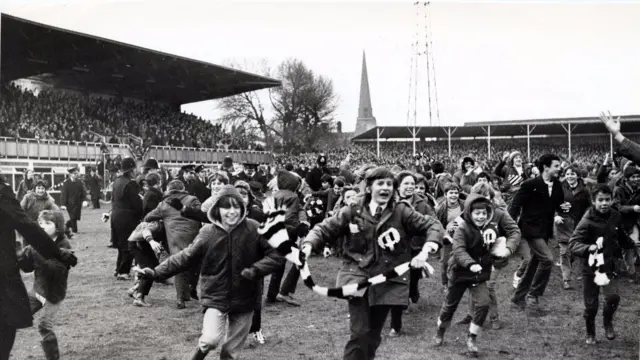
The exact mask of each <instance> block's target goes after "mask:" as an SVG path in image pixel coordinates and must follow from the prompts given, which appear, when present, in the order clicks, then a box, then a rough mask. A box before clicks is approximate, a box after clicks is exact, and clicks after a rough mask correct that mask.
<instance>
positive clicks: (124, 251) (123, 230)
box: [111, 219, 135, 274]
mask: <svg viewBox="0 0 640 360" xmlns="http://www.w3.org/2000/svg"><path fill="white" fill-rule="evenodd" d="M111 228H112V229H113V232H112V235H115V238H114V239H113V241H114V243H115V245H116V246H117V247H118V258H117V259H116V274H129V273H130V272H131V265H132V263H133V255H131V252H129V235H131V232H133V230H134V229H135V226H134V227H133V228H130V227H123V226H122V225H120V224H114V223H113V219H111Z"/></svg>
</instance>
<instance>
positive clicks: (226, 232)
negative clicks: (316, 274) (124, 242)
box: [140, 185, 284, 360]
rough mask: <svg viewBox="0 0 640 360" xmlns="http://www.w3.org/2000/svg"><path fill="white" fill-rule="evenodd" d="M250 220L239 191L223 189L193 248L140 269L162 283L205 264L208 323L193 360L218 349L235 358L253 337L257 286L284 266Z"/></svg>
mask: <svg viewBox="0 0 640 360" xmlns="http://www.w3.org/2000/svg"><path fill="white" fill-rule="evenodd" d="M246 215H247V208H246V206H245V204H244V202H243V200H242V197H240V194H239V193H238V191H237V190H236V189H235V188H234V187H233V186H231V185H225V186H223V187H221V189H220V190H219V191H218V192H217V193H216V195H215V197H214V200H213V201H211V207H210V208H209V210H208V211H207V216H208V217H209V220H210V221H211V224H207V225H205V226H204V227H202V229H200V233H199V234H198V236H196V238H195V240H194V241H193V244H191V245H190V246H189V247H187V248H185V249H183V250H182V251H180V252H179V253H177V254H175V255H172V256H170V257H169V258H168V259H167V260H165V261H164V262H162V263H161V264H160V265H159V266H156V267H155V269H151V268H145V269H142V270H140V273H141V275H142V276H146V277H150V278H153V279H158V278H159V279H162V278H168V277H171V276H173V275H175V274H178V273H180V272H182V271H185V270H186V269H188V268H189V267H190V266H192V265H193V264H194V263H195V262H198V261H200V262H201V263H202V266H201V267H200V271H201V272H200V279H199V281H198V290H199V291H198V295H199V299H200V303H201V304H202V306H203V307H204V319H203V323H202V335H201V336H200V340H199V342H198V347H197V349H196V351H195V352H194V354H193V355H192V357H191V359H192V360H202V359H204V358H205V357H206V356H207V354H208V353H209V352H210V351H211V350H213V349H215V348H216V347H218V345H221V353H220V358H221V359H236V358H237V353H238V352H239V351H240V349H242V347H243V344H244V342H245V340H246V339H247V336H248V335H249V330H250V328H251V322H252V318H253V312H254V309H255V306H256V302H257V297H258V296H259V295H260V284H259V283H260V282H261V281H262V278H263V277H264V276H265V275H268V274H270V273H271V272H273V271H274V270H275V269H277V268H278V267H280V266H282V264H283V263H284V258H283V257H282V256H281V255H280V254H279V253H278V252H277V250H276V249H274V248H272V247H271V246H270V245H269V243H268V242H267V241H266V240H265V239H264V238H263V237H261V236H260V235H259V234H258V226H259V224H258V223H257V222H256V221H254V220H251V219H247V218H246ZM225 333H226V334H225ZM225 335H226V336H225Z"/></svg>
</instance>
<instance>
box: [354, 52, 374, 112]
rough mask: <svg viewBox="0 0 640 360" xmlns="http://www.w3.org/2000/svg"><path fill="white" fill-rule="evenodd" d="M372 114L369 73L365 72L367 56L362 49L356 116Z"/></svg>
mask: <svg viewBox="0 0 640 360" xmlns="http://www.w3.org/2000/svg"><path fill="white" fill-rule="evenodd" d="M372 116H373V109H371V93H370V92H369V74H368V73H367V57H366V55H365V53H364V50H363V51H362V75H361V76H360V106H359V107H358V118H370V117H372Z"/></svg>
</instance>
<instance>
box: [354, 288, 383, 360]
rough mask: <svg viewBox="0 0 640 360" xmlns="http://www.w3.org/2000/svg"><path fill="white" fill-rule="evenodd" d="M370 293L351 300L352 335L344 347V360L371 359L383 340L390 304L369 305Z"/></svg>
mask: <svg viewBox="0 0 640 360" xmlns="http://www.w3.org/2000/svg"><path fill="white" fill-rule="evenodd" d="M368 295H369V294H368V293H365V294H364V296H363V297H354V298H352V299H350V300H349V330H350V336H349V340H348V341H347V344H346V345H345V347H344V357H343V359H344V360H371V359H375V357H376V350H377V349H378V347H379V346H380V343H381V342H382V336H381V333H382V328H383V327H384V323H385V321H386V320H387V314H388V313H389V309H390V307H389V306H369V299H368Z"/></svg>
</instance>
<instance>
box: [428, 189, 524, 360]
mask: <svg viewBox="0 0 640 360" xmlns="http://www.w3.org/2000/svg"><path fill="white" fill-rule="evenodd" d="M493 215H494V209H493V205H492V204H491V200H489V199H488V198H487V197H484V196H481V195H478V194H470V195H469V196H468V197H467V200H466V201H465V209H464V212H463V214H462V221H459V225H458V228H457V229H456V230H455V233H454V235H453V239H452V240H453V241H452V243H453V248H452V254H451V258H450V259H449V267H448V272H449V284H448V291H447V296H446V299H445V301H444V303H443V304H442V309H441V310H440V316H438V329H437V333H436V336H435V344H436V345H437V346H440V345H442V343H443V341H444V334H445V331H446V329H447V328H448V327H449V325H450V324H451V319H452V318H453V314H454V313H455V311H456V309H457V308H458V304H459V303H460V300H461V299H462V296H463V295H464V293H465V291H467V289H469V291H470V292H471V301H472V302H473V303H474V304H473V305H474V309H475V310H474V314H473V320H472V321H471V324H470V325H469V334H468V336H467V348H468V350H469V352H470V353H471V354H477V352H478V347H477V346H476V337H477V335H478V334H479V332H480V329H481V328H482V325H483V324H484V321H485V319H486V318H487V314H488V313H489V306H490V304H491V300H490V295H489V288H488V287H487V281H488V280H489V279H490V278H491V269H492V267H493V262H494V259H493V257H494V256H496V257H500V258H506V257H509V256H510V255H511V254H512V253H513V252H514V251H515V246H514V244H513V243H511V248H509V247H506V246H505V247H504V248H503V249H501V250H502V251H500V252H496V249H495V245H496V244H497V242H496V239H497V234H498V229H496V228H495V227H494V226H493V224H492V220H493Z"/></svg>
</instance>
